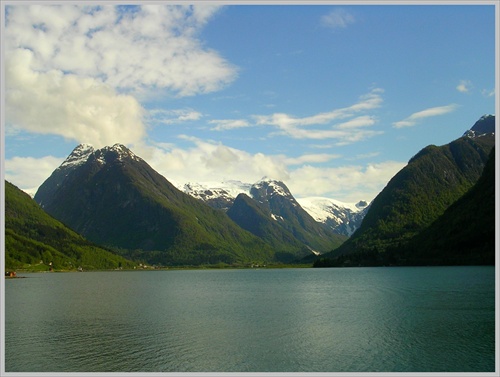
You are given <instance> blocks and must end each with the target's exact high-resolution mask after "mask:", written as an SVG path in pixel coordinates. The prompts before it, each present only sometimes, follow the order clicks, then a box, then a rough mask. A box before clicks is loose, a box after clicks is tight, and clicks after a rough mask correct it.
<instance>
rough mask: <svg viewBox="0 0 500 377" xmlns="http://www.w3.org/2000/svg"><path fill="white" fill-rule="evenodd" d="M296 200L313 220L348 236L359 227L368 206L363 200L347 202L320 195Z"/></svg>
mask: <svg viewBox="0 0 500 377" xmlns="http://www.w3.org/2000/svg"><path fill="white" fill-rule="evenodd" d="M297 201H298V202H299V204H300V205H301V207H302V208H304V209H305V210H306V211H307V212H308V213H309V214H310V215H311V216H312V217H313V218H314V220H316V221H318V222H320V223H323V224H325V225H327V226H328V227H330V228H331V229H332V230H333V231H334V232H335V233H338V234H343V235H345V236H348V237H350V236H351V235H352V234H353V233H354V231H355V230H356V229H358V228H359V226H360V225H361V222H362V221H363V218H364V216H365V215H366V212H368V208H369V207H370V206H369V204H368V203H367V202H365V201H359V202H358V203H356V204H348V203H342V202H339V201H337V200H334V199H330V198H322V197H307V198H299V199H297Z"/></svg>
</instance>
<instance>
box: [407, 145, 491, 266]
mask: <svg viewBox="0 0 500 377" xmlns="http://www.w3.org/2000/svg"><path fill="white" fill-rule="evenodd" d="M495 231H496V229H495V149H494V148H493V150H492V152H491V154H490V157H489V159H488V162H487V163H486V166H485V167H484V170H483V174H482V175H481V177H480V179H479V180H478V181H477V183H476V184H475V185H474V186H473V187H472V189H470V190H469V191H468V192H467V193H466V194H465V195H464V196H462V197H461V198H460V199H459V200H457V201H456V202H455V203H453V204H452V205H451V206H450V207H449V208H448V209H446V211H445V212H444V213H443V215H442V216H440V217H439V218H438V219H437V220H436V221H435V222H433V223H432V224H431V225H430V226H429V227H428V228H426V229H424V230H423V231H422V232H421V233H419V234H418V235H417V236H415V237H414V238H413V239H412V240H411V241H410V242H409V244H408V246H407V247H406V248H405V251H406V255H405V256H404V257H405V258H406V259H407V260H408V261H410V262H412V263H414V264H432V265H435V264H468V265H471V264H483V265H484V264H490V265H494V264H495Z"/></svg>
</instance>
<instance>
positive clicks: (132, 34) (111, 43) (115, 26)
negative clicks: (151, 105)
mask: <svg viewBox="0 0 500 377" xmlns="http://www.w3.org/2000/svg"><path fill="white" fill-rule="evenodd" d="M124 9H127V11H124ZM217 9H218V8H217V7H214V6H207V5H195V6H181V5H144V6H136V7H128V8H124V7H114V6H110V5H105V6H80V5H16V6H10V7H9V8H8V12H7V17H6V30H5V31H6V35H5V39H4V40H5V41H6V47H5V51H6V56H8V55H9V54H10V53H11V52H12V51H14V50H15V49H18V48H22V49H29V50H31V51H32V52H33V54H34V59H33V63H32V66H31V68H32V69H34V70H36V71H43V72H46V71H50V70H58V71H62V72H65V73H68V72H69V73H73V74H76V75H79V76H83V77H93V78H96V79H97V78H98V79H100V80H102V81H103V82H104V83H106V84H108V85H110V86H112V87H114V88H119V89H124V90H129V91H137V90H139V91H140V90H145V89H147V88H163V89H166V90H168V91H171V92H173V93H175V94H177V95H179V96H188V95H194V94H198V93H207V92H212V91H216V90H219V89H221V88H222V87H224V86H226V85H227V84H229V83H230V82H232V81H233V80H234V79H235V78H236V75H237V70H236V67H234V66H232V65H231V64H230V63H229V62H227V61H226V60H224V59H223V58H222V57H220V56H219V55H218V54H217V53H216V52H215V51H213V50H210V49H207V48H205V47H204V46H203V45H202V43H201V42H200V41H199V40H198V39H197V38H196V35H197V32H198V31H199V30H200V29H201V27H203V26H204V25H205V24H206V22H207V21H208V20H209V19H210V18H211V17H212V15H213V14H214V13H215V12H216V11H217Z"/></svg>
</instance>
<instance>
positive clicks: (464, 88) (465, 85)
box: [456, 80, 472, 93]
mask: <svg viewBox="0 0 500 377" xmlns="http://www.w3.org/2000/svg"><path fill="white" fill-rule="evenodd" d="M456 89H457V90H458V91H459V92H460V93H469V92H470V90H471V89H472V82H470V81H469V80H460V83H459V84H458V85H457V88H456Z"/></svg>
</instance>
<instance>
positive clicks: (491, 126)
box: [463, 114, 495, 139]
mask: <svg viewBox="0 0 500 377" xmlns="http://www.w3.org/2000/svg"><path fill="white" fill-rule="evenodd" d="M494 133H495V115H492V114H486V115H483V116H482V117H481V118H479V120H478V121H477V122H476V123H474V125H473V126H472V127H471V129H470V130H467V131H465V133H464V134H463V136H467V137H469V138H472V139H473V138H476V137H481V136H484V135H489V134H494Z"/></svg>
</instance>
